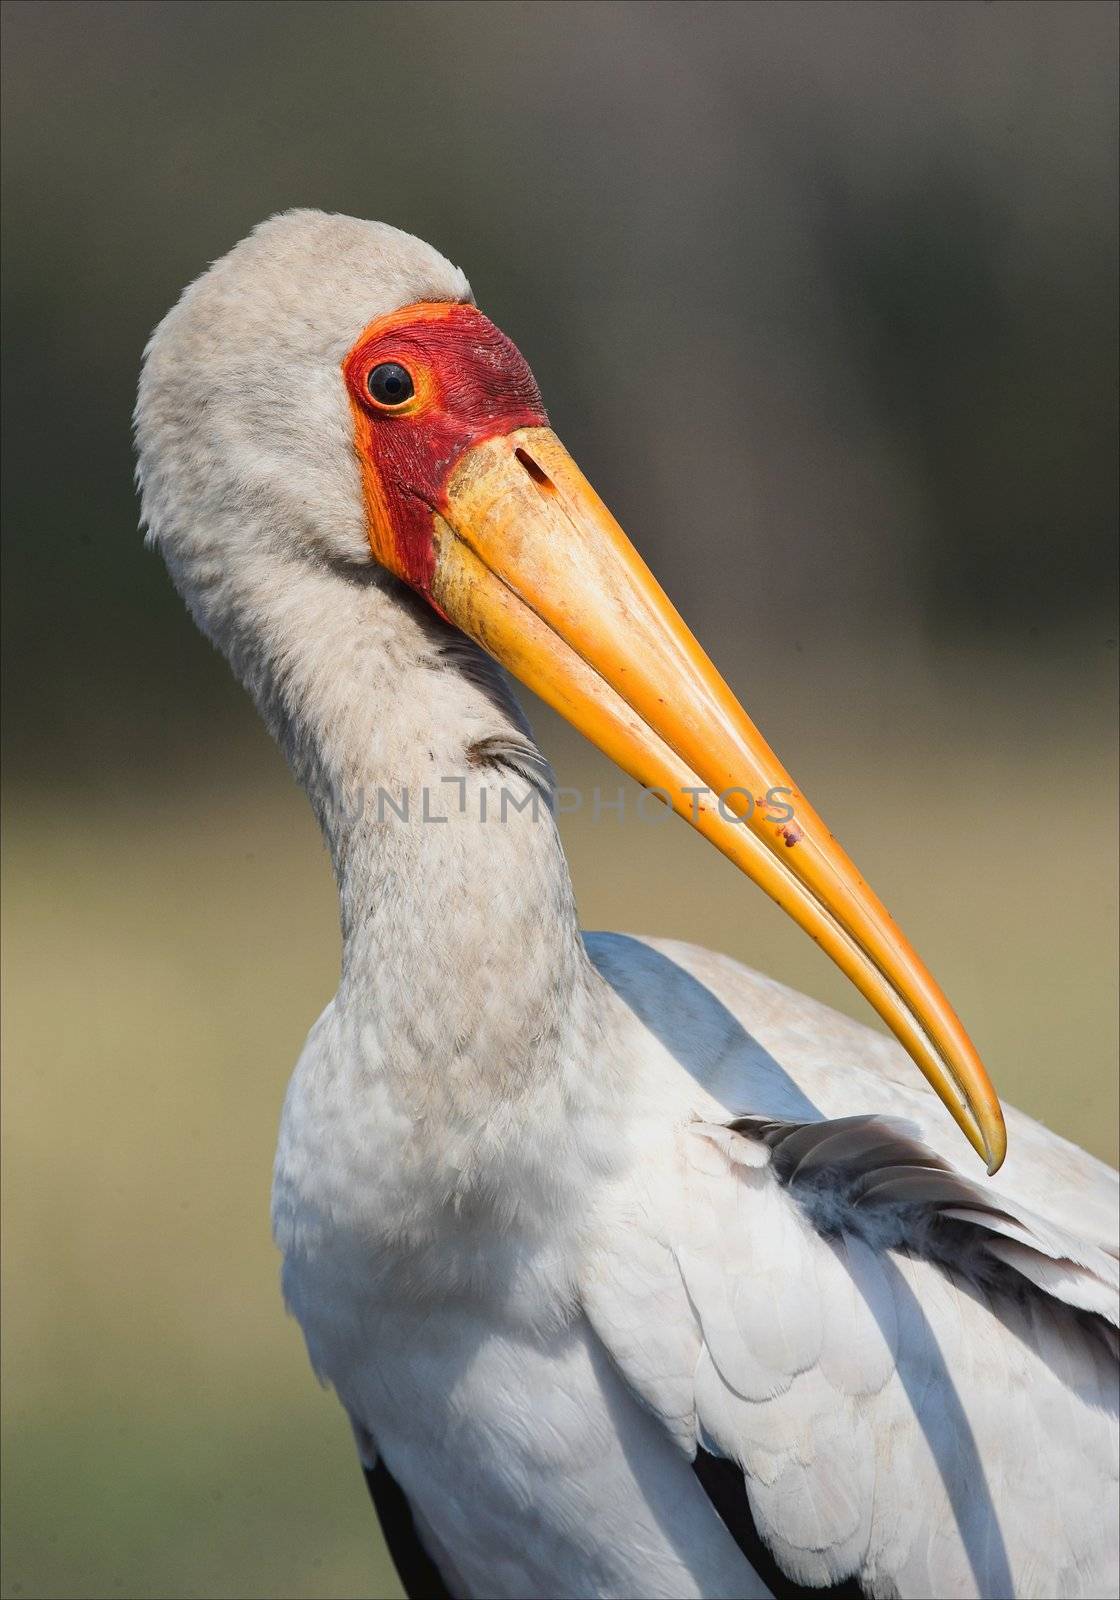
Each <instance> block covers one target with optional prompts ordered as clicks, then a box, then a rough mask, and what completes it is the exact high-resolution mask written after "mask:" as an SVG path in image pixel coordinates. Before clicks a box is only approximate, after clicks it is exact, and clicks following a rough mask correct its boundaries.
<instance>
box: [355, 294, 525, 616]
mask: <svg viewBox="0 0 1120 1600" xmlns="http://www.w3.org/2000/svg"><path fill="white" fill-rule="evenodd" d="M385 361H395V362H399V364H400V365H401V366H402V367H404V368H406V369H407V371H408V372H409V373H410V375H411V377H412V382H413V386H414V389H415V393H414V395H413V398H412V399H411V400H408V401H406V402H405V404H404V405H402V406H393V407H388V406H383V405H381V404H379V403H378V402H377V401H376V400H374V399H373V398H372V396H371V395H370V392H369V390H368V388H367V387H366V380H367V379H368V377H369V375H370V373H371V372H372V371H373V369H374V367H377V366H380V365H381V363H382V362H385ZM342 371H343V374H344V376H345V379H346V386H347V389H348V391H349V395H350V405H351V410H352V412H353V416H354V444H355V448H356V450H357V453H358V460H359V462H360V463H361V468H362V485H363V489H364V492H365V499H366V514H367V518H368V522H369V537H370V545H371V547H372V549H373V553H374V555H375V556H376V557H377V559H378V560H379V561H380V562H381V563H382V565H383V566H386V567H388V568H389V570H390V571H392V572H395V573H396V574H397V576H398V577H400V578H403V579H404V580H405V582H406V583H408V584H411V586H412V587H413V588H414V589H416V590H418V591H419V593H420V594H422V595H423V596H424V597H425V599H427V600H428V601H429V602H431V603H433V604H434V601H432V593H431V581H432V574H433V571H434V568H435V547H434V544H433V540H432V514H433V512H435V511H445V510H446V508H447V495H446V489H447V484H448V481H449V479H450V477H451V474H452V472H453V471H454V468H455V465H456V463H457V462H458V460H459V458H460V456H461V455H462V454H463V452H464V451H465V450H468V449H469V448H470V447H471V446H472V445H476V444H479V443H481V442H482V441H483V440H484V439H491V438H493V437H494V436H495V435H498V434H504V433H510V432H512V431H513V429H514V428H546V427H547V426H548V416H547V414H546V412H545V409H544V405H543V404H542V402H541V397H540V391H539V390H538V388H537V385H536V380H535V379H534V377H533V374H532V373H531V372H530V370H529V367H528V364H527V363H526V361H525V359H524V357H523V356H522V354H521V352H520V351H519V350H518V348H517V346H516V345H515V344H514V343H513V341H512V340H510V339H507V338H506V336H505V334H504V333H502V332H501V331H500V330H499V329H498V328H496V327H495V326H494V324H493V323H492V322H491V321H490V320H489V318H487V317H484V316H483V315H482V312H481V311H478V310H476V309H475V307H474V306H468V305H460V304H451V303H447V302H434V301H426V302H421V303H419V304H417V305H413V306H407V307H405V309H404V310H403V311H397V312H394V313H393V314H392V315H391V316H388V317H381V318H379V319H378V320H377V321H376V322H373V323H371V324H370V326H369V327H368V328H366V330H365V332H364V333H363V334H362V336H361V338H360V339H359V340H358V342H357V344H356V345H355V346H354V348H353V349H352V350H351V351H350V353H349V355H348V356H347V357H346V359H345V361H344V362H343V363H342ZM436 609H437V610H438V609H439V608H438V607H437V608H436Z"/></svg>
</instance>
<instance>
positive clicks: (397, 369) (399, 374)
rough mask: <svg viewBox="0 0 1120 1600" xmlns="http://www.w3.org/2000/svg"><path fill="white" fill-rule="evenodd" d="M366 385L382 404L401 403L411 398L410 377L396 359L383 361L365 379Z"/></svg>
mask: <svg viewBox="0 0 1120 1600" xmlns="http://www.w3.org/2000/svg"><path fill="white" fill-rule="evenodd" d="M366 387H367V388H368V389H369V392H370V394H371V395H372V396H373V398H374V399H375V400H377V401H379V402H380V404H381V405H383V406H399V405H403V404H404V402H405V401H406V400H411V399H412V393H413V390H412V379H411V378H410V377H409V375H408V372H407V370H406V369H405V368H404V367H402V366H401V365H400V364H399V363H398V362H396V361H383V362H382V363H381V365H380V366H379V367H374V369H373V371H372V372H371V373H370V375H369V377H368V378H367V379H366Z"/></svg>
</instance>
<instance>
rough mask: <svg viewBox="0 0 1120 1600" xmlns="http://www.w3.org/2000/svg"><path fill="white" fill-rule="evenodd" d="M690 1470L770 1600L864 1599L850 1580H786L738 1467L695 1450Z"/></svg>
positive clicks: (863, 1595)
mask: <svg viewBox="0 0 1120 1600" xmlns="http://www.w3.org/2000/svg"><path fill="white" fill-rule="evenodd" d="M692 1470H693V1472H695V1474H696V1476H697V1477H698V1478H699V1479H700V1486H701V1488H702V1489H703V1490H704V1493H705V1494H706V1495H707V1497H708V1499H709V1500H710V1501H711V1502H712V1505H713V1506H714V1507H715V1509H716V1511H717V1512H718V1513H719V1518H720V1521H721V1522H722V1523H723V1525H724V1527H725V1528H726V1529H727V1531H728V1533H729V1534H730V1535H731V1537H732V1538H733V1539H734V1541H735V1543H736V1544H737V1545H738V1546H739V1549H740V1550H741V1551H742V1552H743V1554H744V1555H745V1556H746V1558H747V1560H748V1561H749V1562H750V1564H751V1566H752V1567H753V1568H754V1570H755V1571H756V1572H757V1573H758V1575H759V1577H760V1578H761V1579H762V1581H763V1583H764V1584H765V1585H766V1587H767V1588H768V1589H769V1590H770V1593H771V1594H772V1595H773V1596H774V1600H824V1597H825V1596H829V1597H831V1600H866V1595H865V1593H864V1591H863V1590H862V1589H861V1588H860V1586H859V1584H858V1583H857V1582H856V1580H855V1579H854V1578H847V1579H845V1581H844V1582H843V1583H833V1584H830V1585H829V1587H828V1588H827V1589H823V1588H822V1589H809V1588H806V1587H805V1585H804V1584H801V1583H794V1582H793V1580H792V1578H787V1577H786V1575H785V1573H784V1572H783V1571H782V1569H781V1567H779V1565H778V1563H777V1562H776V1561H775V1560H774V1557H773V1556H772V1555H771V1554H770V1551H769V1550H768V1549H767V1548H766V1546H765V1545H764V1544H763V1542H762V1539H761V1537H760V1535H759V1531H758V1528H757V1527H756V1525H755V1520H754V1516H753V1515H752V1513H751V1504H750V1501H749V1500H748V1498H747V1485H746V1480H745V1478H744V1477H743V1469H742V1467H739V1466H736V1464H735V1462H734V1461H728V1460H726V1459H725V1458H724V1457H723V1456H713V1455H711V1454H709V1452H708V1451H707V1450H697V1452H696V1459H695V1460H694V1461H693V1463H692Z"/></svg>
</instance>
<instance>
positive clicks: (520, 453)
mask: <svg viewBox="0 0 1120 1600" xmlns="http://www.w3.org/2000/svg"><path fill="white" fill-rule="evenodd" d="M514 455H515V456H516V457H517V459H518V461H520V463H521V465H522V466H523V467H524V468H525V471H526V472H527V473H528V474H529V476H530V478H532V480H533V482H534V483H535V484H536V486H537V488H538V489H539V490H540V491H541V493H542V494H555V493H556V485H555V484H554V483H553V481H552V479H551V478H550V477H549V475H548V473H547V472H546V471H545V470H544V468H543V467H541V466H538V465H537V463H536V462H535V461H534V460H533V458H532V456H531V455H530V454H529V452H528V450H522V449H521V447H520V446H518V448H517V449H516V450H515V451H514Z"/></svg>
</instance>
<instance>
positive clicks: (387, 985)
mask: <svg viewBox="0 0 1120 1600" xmlns="http://www.w3.org/2000/svg"><path fill="white" fill-rule="evenodd" d="M256 609H257V617H256V626H255V627H254V629H253V631H252V633H251V634H250V635H249V636H248V637H246V638H243V639H241V640H239V641H238V643H237V644H235V645H234V646H233V647H232V648H231V649H230V654H231V657H232V658H233V660H234V665H235V669H236V670H237V671H238V673H239V675H240V676H241V677H242V679H243V681H245V683H246V685H247V687H248V688H249V689H250V691H251V693H252V694H253V695H254V698H255V699H256V700H257V703H258V705H259V707H260V710H261V712H262V714H263V716H264V717H265V720H266V721H267V723H268V724H269V726H270V728H271V729H272V731H273V733H274V735H275V736H276V738H277V739H278V741H279V743H280V745H281V747H282V748H283V750H284V752H285V754H286V756H287V758H288V761H289V763H290V765H291V767H292V769H293V772H294V773H295V775H296V777H297V779H298V780H299V782H300V783H301V784H302V785H303V787H304V788H305V789H306V791H307V793H308V796H309V798H310V800H311V803H312V806H313V807H314V809H315V812H316V814H317V816H318V819H319V822H320V826H321V827H322V830H323V834H324V837H325V839H326V842H327V846H328V848H329V850H330V854H331V859H332V863H333V866H334V871H335V876H336V879H337V882H338V889H339V901H340V912H341V922H342V936H343V961H342V981H341V985H340V988H339V994H338V998H337V1001H336V1014H337V1016H338V1017H339V1022H340V1025H341V1026H345V1027H348V1028H353V1029H355V1030H356V1031H357V1032H358V1033H360V1035H361V1051H360V1053H361V1055H362V1057H363V1059H364V1060H365V1061H366V1062H367V1064H368V1065H369V1066H370V1067H372V1068H374V1069H375V1070H376V1071H378V1072H379V1073H380V1074H387V1075H388V1076H389V1077H390V1078H391V1079H392V1080H393V1082H394V1084H395V1086H396V1089H397V1091H398V1092H399V1095H400V1096H401V1097H402V1098H403V1103H404V1105H405V1106H406V1107H407V1109H408V1110H409V1112H410V1113H411V1114H413V1115H416V1114H421V1115H429V1114H432V1113H434V1112H436V1111H437V1110H442V1113H443V1115H444V1116H447V1115H450V1116H453V1117H465V1118H469V1119H471V1120H480V1119H485V1118H487V1117H490V1116H492V1115H493V1113H494V1109H495V1106H498V1105H508V1104H511V1103H512V1102H515V1101H517V1100H518V1098H519V1097H521V1096H523V1095H524V1094H525V1093H527V1092H529V1091H530V1090H531V1089H532V1087H533V1086H534V1085H535V1084H539V1083H540V1082H541V1081H542V1080H543V1079H547V1078H554V1077H555V1076H556V1075H557V1074H559V1073H562V1072H563V1071H566V1070H570V1065H571V1062H572V1061H573V1059H576V1058H584V1057H585V1056H586V1054H587V1050H586V1045H587V1040H586V1038H585V1037H584V1035H586V1034H587V1033H588V1032H593V1031H594V1027H595V1006H594V990H595V986H596V980H595V978H594V975H593V972H592V969H591V967H590V964H589V962H588V959H587V956H586V953H585V950H584V946H583V942H582V938H581V936H580V932H579V926H578V922H577V918H576V911H575V905H574V900H573V896H572V888H571V881H570V877H569V874H568V869H567V863H566V861H565V859H564V855H563V851H562V849H561V847H560V842H559V838H558V836H557V832H556V827H555V822H554V820H553V816H552V812H551V805H550V802H551V791H552V779H551V773H550V771H549V768H548V766H547V763H546V762H545V760H544V758H543V757H542V756H541V754H540V752H539V750H538V749H537V747H536V746H535V744H534V743H533V741H532V739H531V736H530V734H529V731H528V728H527V725H526V723H525V721H524V718H523V716H522V714H521V712H520V710H519V708H518V706H517V704H516V701H515V700H514V698H513V696H512V694H511V692H510V690H509V687H508V684H507V683H506V681H505V679H504V676H503V675H502V674H501V673H500V671H499V669H497V668H496V667H495V666H494V665H493V663H491V662H490V661H489V659H488V658H487V657H485V656H484V655H483V654H482V652H481V651H479V650H477V649H476V647H475V646H473V645H472V644H471V643H470V642H469V641H467V640H466V639H464V638H463V636H462V635H460V634H458V633H456V632H454V631H453V630H451V629H450V628H447V627H446V626H445V625H444V624H442V623H441V622H439V620H438V619H436V618H435V617H433V616H431V614H430V613H429V612H428V611H427V609H426V608H425V607H423V606H422V604H421V602H419V601H416V600H414V599H413V597H412V596H411V595H409V594H407V593H406V592H405V591H403V590H402V589H401V588H399V586H397V585H396V584H395V582H394V581H393V580H392V579H388V578H386V577H385V576H384V575H383V574H382V573H381V572H380V571H378V570H371V569H361V570H360V571H359V572H352V571H350V572H342V571H339V570H338V569H332V568H330V567H327V566H307V567H306V568H305V569H300V570H298V571H295V572H293V573H291V574H290V575H289V576H288V579H287V581H285V582H284V583H282V584H280V585H277V584H275V583H273V584H271V585H270V590H269V597H268V600H267V603H262V604H261V605H259V606H258V607H257V608H256ZM573 1034H574V1035H577V1036H578V1037H573Z"/></svg>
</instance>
